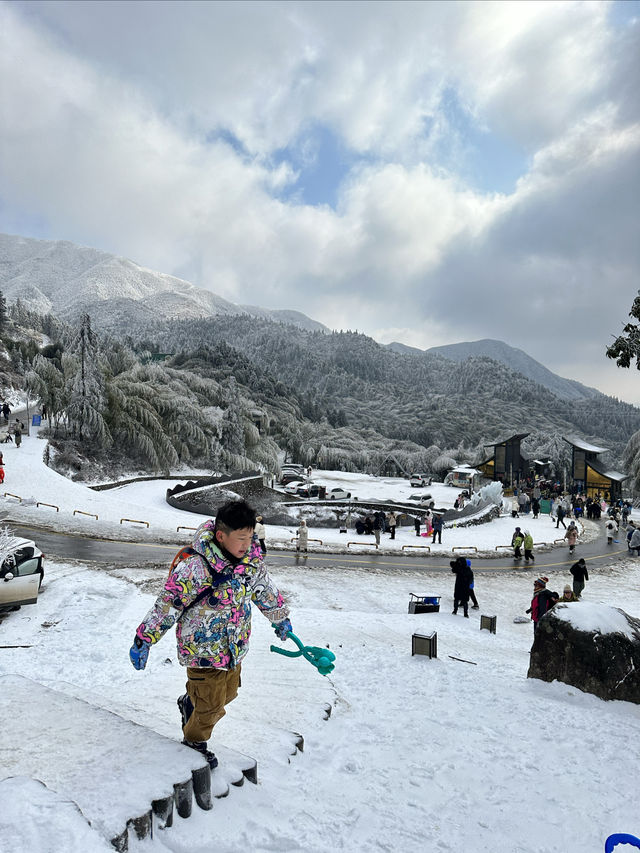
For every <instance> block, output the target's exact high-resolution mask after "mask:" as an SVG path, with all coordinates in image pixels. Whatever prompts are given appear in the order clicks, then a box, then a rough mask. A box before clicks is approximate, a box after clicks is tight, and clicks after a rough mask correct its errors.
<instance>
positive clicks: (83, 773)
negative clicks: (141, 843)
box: [0, 675, 295, 851]
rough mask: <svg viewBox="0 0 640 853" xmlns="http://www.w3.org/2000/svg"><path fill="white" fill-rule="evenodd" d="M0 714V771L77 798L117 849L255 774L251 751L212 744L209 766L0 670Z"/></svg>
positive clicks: (133, 726) (130, 725)
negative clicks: (215, 763) (214, 759)
mask: <svg viewBox="0 0 640 853" xmlns="http://www.w3.org/2000/svg"><path fill="white" fill-rule="evenodd" d="M0 714H1V715H2V719H3V721H4V722H3V727H2V735H1V736H0V767H1V768H2V772H3V776H6V777H23V778H24V777H26V778H31V779H36V780H39V781H40V782H42V783H43V784H44V785H45V786H46V787H47V789H49V790H51V791H54V792H56V793H57V794H59V795H61V796H62V797H64V798H66V799H67V800H70V801H72V802H73V803H76V804H77V806H78V807H79V808H80V810H81V812H82V814H83V815H84V817H85V818H86V819H87V820H88V821H89V823H90V824H91V826H92V827H93V828H94V829H97V830H98V831H99V832H100V834H101V835H103V836H104V838H105V839H108V840H109V841H111V843H112V844H113V846H114V847H115V848H116V849H117V850H119V851H126V850H127V846H128V835H129V832H135V834H136V835H137V836H138V837H140V838H143V837H145V836H146V835H148V834H152V833H153V832H154V830H155V829H157V828H162V827H164V826H170V825H171V824H172V822H173V816H174V810H175V811H177V813H178V814H179V815H180V816H181V817H188V816H189V815H190V814H191V810H192V798H194V797H195V799H196V802H197V803H198V805H199V806H200V807H201V808H205V809H208V808H211V806H212V800H213V798H216V797H224V796H226V795H227V794H228V793H229V786H230V785H235V786H238V785H242V784H243V782H244V779H245V778H248V779H249V780H250V781H254V782H255V781H257V765H256V762H255V761H254V760H253V759H252V758H250V757H248V756H245V755H242V754H241V753H237V752H235V751H234V750H230V749H227V748H224V747H222V746H217V747H216V754H217V756H218V760H219V762H220V764H219V767H218V768H216V770H215V771H214V772H213V773H211V772H210V770H209V767H208V765H207V763H206V761H205V759H204V758H203V757H202V756H200V755H199V754H198V753H197V752H195V751H194V750H190V749H187V748H186V747H184V746H182V745H181V744H180V743H179V742H178V741H174V740H172V739H169V738H166V737H164V736H163V735H161V734H158V733H157V732H154V731H152V730H150V729H148V728H146V727H145V726H141V725H139V724H137V723H134V722H131V721H129V720H125V719H124V718H123V717H121V716H119V715H118V714H115V713H113V712H112V711H109V710H107V709H105V708H100V707H97V706H95V705H92V704H89V703H88V702H85V701H84V700H83V699H79V698H77V697H74V696H70V695H68V694H65V693H61V692H60V691H58V690H53V689H51V688H49V687H45V686H43V685H42V684H39V683H38V682H36V681H32V680H31V679H28V678H24V677H22V676H18V675H7V676H2V677H0ZM292 737H293V736H292ZM292 751H295V749H293V750H292Z"/></svg>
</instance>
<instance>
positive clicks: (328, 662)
mask: <svg viewBox="0 0 640 853" xmlns="http://www.w3.org/2000/svg"><path fill="white" fill-rule="evenodd" d="M273 627H274V628H275V625H274V626H273ZM287 637H291V639H292V640H293V642H294V643H295V644H296V646H297V647H298V651H297V652H291V651H289V650H288V649H281V648H279V647H278V646H271V647H270V649H271V651H272V652H275V653H276V654H277V655H284V656H285V657H288V658H299V657H303V658H305V660H308V661H309V663H311V664H313V665H314V666H315V668H316V669H317V670H318V672H319V673H320V675H329V673H330V672H332V671H333V670H334V669H335V666H334V663H333V661H334V660H335V659H336V656H335V655H334V653H333V652H331V651H329V649H321V648H320V647H319V646H305V645H304V644H303V643H302V642H301V641H300V640H299V639H298V637H296V635H295V634H294V633H293V632H292V631H288V632H287Z"/></svg>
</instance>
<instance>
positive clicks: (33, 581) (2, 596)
mask: <svg viewBox="0 0 640 853" xmlns="http://www.w3.org/2000/svg"><path fill="white" fill-rule="evenodd" d="M2 538H3V540H4V541H3V542H2V543H1V545H2V552H1V554H0V558H2V563H1V564H0V611H2V610H17V609H18V608H19V607H21V606H22V605H23V604H35V603H36V602H37V601H38V593H39V591H40V587H41V586H42V579H43V578H44V568H43V565H42V560H43V557H44V554H43V553H42V551H41V550H40V549H39V548H38V547H37V546H36V543H35V542H32V541H31V539H22V538H21V537H19V536H9V537H6V538H5V537H2Z"/></svg>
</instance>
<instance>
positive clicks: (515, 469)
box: [476, 432, 529, 485]
mask: <svg viewBox="0 0 640 853" xmlns="http://www.w3.org/2000/svg"><path fill="white" fill-rule="evenodd" d="M528 435H529V433H528V432H521V433H518V434H517V435H512V436H509V438H504V439H501V440H500V441H496V442H492V443H490V444H485V445H484V446H485V447H492V448H493V454H492V455H491V456H489V458H488V459H485V461H484V462H481V463H480V464H479V465H476V468H477V469H478V470H479V471H481V472H482V473H483V474H484V476H485V477H488V478H489V479H490V480H499V481H500V482H501V483H504V484H505V485H513V484H514V483H519V482H520V480H523V479H525V478H526V476H527V474H528V473H529V460H528V459H525V457H524V456H523V455H522V453H521V452H520V442H521V441H522V439H523V438H526V437H527V436H528Z"/></svg>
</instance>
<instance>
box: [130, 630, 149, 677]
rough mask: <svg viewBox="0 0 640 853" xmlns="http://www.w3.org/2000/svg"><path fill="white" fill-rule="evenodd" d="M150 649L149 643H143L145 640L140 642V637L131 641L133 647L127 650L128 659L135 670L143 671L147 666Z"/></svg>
mask: <svg viewBox="0 0 640 853" xmlns="http://www.w3.org/2000/svg"><path fill="white" fill-rule="evenodd" d="M150 648H151V643H147V642H145V640H141V639H140V637H136V638H135V640H134V641H133V645H132V646H131V648H130V649H129V657H130V658H131V663H132V664H133V665H134V667H135V668H136V669H144V668H145V666H146V665H147V660H148V659H149V649H150Z"/></svg>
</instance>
